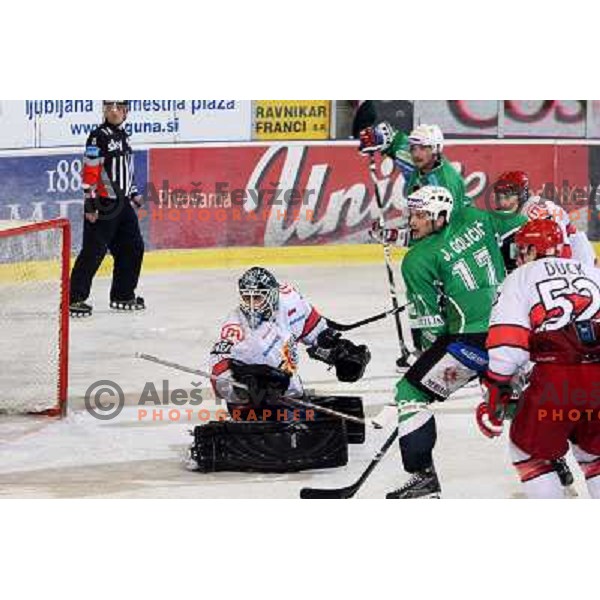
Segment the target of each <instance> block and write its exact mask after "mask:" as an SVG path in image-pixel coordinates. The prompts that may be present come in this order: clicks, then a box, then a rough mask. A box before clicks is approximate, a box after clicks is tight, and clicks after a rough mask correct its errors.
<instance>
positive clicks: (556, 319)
mask: <svg viewBox="0 0 600 600" xmlns="http://www.w3.org/2000/svg"><path fill="white" fill-rule="evenodd" d="M515 242H516V246H517V249H518V253H519V255H518V264H519V265H522V266H520V267H519V268H518V269H517V270H516V271H513V273H511V274H510V275H509V276H508V278H507V279H506V280H505V282H504V283H503V285H502V287H501V289H500V294H499V297H498V299H497V302H496V304H495V306H494V309H493V312H492V317H491V321H490V330H489V334H488V339H487V348H488V351H489V370H488V372H487V374H486V377H485V379H484V385H485V386H486V387H487V388H488V398H487V401H486V402H484V403H482V404H481V405H480V406H479V407H478V411H477V421H478V424H479V426H480V429H481V430H482V431H483V433H485V434H486V435H487V436H489V437H495V436H497V435H500V433H501V431H502V422H503V419H504V416H505V415H506V414H507V410H509V404H510V397H511V387H510V385H509V382H510V380H511V378H512V376H513V375H514V374H515V373H516V372H517V371H518V370H519V368H521V367H522V366H523V365H525V364H526V363H527V362H528V361H530V360H531V361H532V362H533V363H534V365H535V366H534V368H533V371H532V374H531V379H530V385H529V387H528V388H527V389H526V390H525V392H524V394H523V396H522V398H521V401H520V404H519V406H518V407H517V412H516V414H515V416H514V418H513V420H512V423H511V427H510V445H511V454H512V458H513V463H514V465H515V467H516V469H517V472H518V474H519V477H520V479H521V481H522V483H523V486H524V488H525V493H526V495H527V496H528V497H530V498H562V497H564V489H563V487H562V486H561V483H560V481H559V477H558V475H557V473H556V471H555V469H554V466H553V464H552V462H551V461H553V460H556V459H558V458H560V457H562V456H564V455H565V453H566V452H567V450H568V448H569V441H570V442H571V443H572V448H573V453H574V455H575V458H576V459H577V461H578V463H579V466H580V467H581V470H582V471H583V474H584V475H585V478H586V481H587V485H588V490H589V493H590V495H591V496H592V497H593V498H600V394H598V391H599V390H598V382H599V381H600V271H599V270H598V269H596V268H594V267H591V266H589V265H585V264H583V263H582V262H581V261H579V260H576V259H568V258H562V256H563V244H564V238H563V232H562V230H561V228H560V227H559V226H558V225H557V224H556V223H555V222H554V221H553V220H541V221H530V222H529V223H527V225H525V226H524V227H523V228H522V229H521V230H520V231H519V232H518V233H517V235H516V238H515Z"/></svg>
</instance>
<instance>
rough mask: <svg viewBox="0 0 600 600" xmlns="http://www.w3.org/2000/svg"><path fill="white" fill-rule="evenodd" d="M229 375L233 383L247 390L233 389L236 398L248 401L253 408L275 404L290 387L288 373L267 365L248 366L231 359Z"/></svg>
mask: <svg viewBox="0 0 600 600" xmlns="http://www.w3.org/2000/svg"><path fill="white" fill-rule="evenodd" d="M231 374H232V375H233V379H234V380H235V381H237V382H238V383H242V384H244V385H245V386H247V388H248V389H247V390H244V389H241V388H235V394H236V396H237V397H238V398H239V399H240V400H248V401H250V402H251V403H252V405H253V406H254V407H255V408H260V407H262V406H264V405H268V404H275V403H277V402H278V401H279V400H280V399H281V397H282V396H283V395H284V394H285V392H286V391H287V389H288V387H289V385H290V376H289V374H288V373H286V372H285V371H282V370H281V369H276V368H274V367H269V366H268V365H248V364H246V363H243V362H241V361H239V360H234V359H233V360H231Z"/></svg>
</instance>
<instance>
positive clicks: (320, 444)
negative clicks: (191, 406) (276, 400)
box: [188, 396, 365, 473]
mask: <svg viewBox="0 0 600 600" xmlns="http://www.w3.org/2000/svg"><path fill="white" fill-rule="evenodd" d="M310 401H311V402H312V403H314V404H318V405H321V406H325V407H327V408H332V409H334V410H337V411H339V412H343V413H346V414H349V415H352V416H356V417H359V418H360V419H364V410H363V403H362V398H360V397H351V396H344V397H336V396H333V397H312V398H310ZM285 409H287V411H288V412H290V410H292V411H293V409H290V407H289V406H286V407H283V406H280V407H279V408H278V410H285ZM269 412H270V413H271V414H272V416H273V417H275V418H276V415H277V410H276V409H275V408H273V409H271V410H270V411H269ZM304 417H305V418H302V419H299V420H292V421H287V422H281V421H278V420H273V421H271V420H261V421H235V420H234V421H217V422H212V423H208V424H206V425H199V426H197V427H196V428H195V429H194V431H193V436H194V441H193V443H192V446H191V448H190V452H189V459H188V467H189V468H190V469H192V470H196V471H200V472H202V473H214V472H217V471H254V472H261V473H292V472H296V471H303V470H306V469H327V468H333V467H342V466H344V465H346V464H347V462H348V444H362V443H363V442H364V440H365V427H364V424H363V425H361V424H358V423H354V422H349V421H345V420H342V419H339V418H336V417H331V416H329V415H326V414H323V413H320V412H318V411H312V412H311V414H305V415H304Z"/></svg>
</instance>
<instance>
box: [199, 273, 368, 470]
mask: <svg viewBox="0 0 600 600" xmlns="http://www.w3.org/2000/svg"><path fill="white" fill-rule="evenodd" d="M238 288H239V298H240V301H239V306H238V307H237V308H236V309H235V310H233V311H232V312H231V313H230V314H229V316H228V317H227V318H226V320H225V321H224V323H223V325H222V327H221V334H220V339H219V340H218V341H217V342H216V343H215V345H214V347H213V350H212V352H211V354H210V366H211V371H212V375H214V376H215V377H217V378H218V379H217V380H216V381H213V387H214V390H215V394H216V397H217V399H218V400H225V401H226V403H227V408H228V410H229V414H230V416H231V418H232V422H229V423H216V424H210V425H211V427H212V426H213V425H214V427H216V428H217V429H218V430H219V431H218V433H217V435H218V436H219V438H220V441H219V442H218V444H217V445H218V446H219V448H221V449H222V448H226V450H227V455H226V456H223V457H222V460H221V462H220V464H219V465H214V464H213V465H212V466H211V467H210V468H201V470H256V471H269V472H273V471H293V470H300V469H306V468H318V467H326V466H338V465H339V464H345V463H344V460H347V449H346V442H344V441H343V440H342V438H345V436H346V433H347V435H348V441H349V442H350V443H352V435H353V434H354V433H356V429H355V428H354V429H353V428H352V426H351V425H348V426H347V427H348V430H347V432H345V428H346V423H345V422H343V421H341V420H340V419H339V418H333V420H332V418H331V417H329V418H327V417H325V416H323V415H322V414H320V413H319V412H318V411H310V414H308V411H305V410H303V409H302V408H301V407H299V406H298V405H297V404H294V402H293V398H302V397H304V395H305V390H304V388H303V385H302V381H301V379H300V376H299V373H298V366H299V348H298V344H299V343H301V344H303V345H305V346H306V348H307V353H308V355H309V356H310V357H311V358H313V359H315V360H319V361H322V362H324V363H325V364H327V365H329V366H330V367H333V368H334V369H335V373H336V376H337V378H338V380H340V381H344V382H354V381H358V380H359V379H360V378H361V377H362V376H363V374H364V372H365V369H366V366H367V364H368V363H369V361H370V359H371V355H370V352H369V350H368V348H367V347H366V346H365V345H360V346H359V345H356V344H353V343H352V342H351V341H349V340H347V339H344V338H342V336H341V334H340V333H338V332H336V331H334V330H333V329H331V328H330V327H329V325H328V323H327V320H326V319H325V318H323V317H322V316H321V315H320V314H319V312H318V311H317V310H316V309H315V308H314V307H313V306H312V305H311V304H310V303H309V302H308V301H307V300H306V299H305V298H304V297H303V296H302V295H301V294H300V293H299V292H298V291H297V290H296V289H295V288H294V287H292V286H291V285H290V284H287V283H283V284H281V285H280V284H279V282H278V281H277V280H276V278H275V277H274V275H273V274H272V273H270V272H269V271H268V270H267V269H264V268H262V267H253V268H251V269H249V270H248V271H246V272H245V273H244V274H243V275H242V277H241V278H240V279H239V282H238ZM234 382H235V383H238V384H241V385H242V386H244V387H239V386H235V385H234ZM310 401H311V402H312V403H314V404H321V405H323V406H327V407H328V408H333V409H335V410H337V411H338V412H345V413H348V414H352V415H353V416H358V417H360V418H362V417H364V414H363V409H362V400H361V398H357V397H342V398H340V397H335V396H333V397H329V398H327V399H324V398H320V397H311V398H310ZM290 425H302V428H301V429H298V428H294V427H290ZM211 427H209V426H202V427H197V428H196V433H197V435H196V453H195V458H196V459H197V461H198V462H202V460H204V457H205V456H207V454H211V452H212V451H213V450H214V448H212V447H211V448H210V449H209V450H208V451H207V450H206V448H205V447H204V449H202V448H200V446H202V445H203V444H204V446H206V443H205V439H204V438H206V434H207V431H208V432H209V433H210V434H211V436H212V435H213V432H212V429H211ZM340 427H342V428H344V431H343V432H342V434H340V431H341V430H340ZM209 430H210V431H209ZM332 432H333V433H332ZM199 435H200V436H201V437H202V436H203V440H200V441H199V437H198V436H199ZM253 436H254V437H256V440H255V441H251V442H249V441H248V440H249V439H254V437H253ZM298 436H304V438H299V437H298ZM332 436H333V438H332ZM213 437H214V436H213ZM358 437H359V438H360V439H359V440H356V441H358V442H359V443H360V441H362V439H364V427H363V428H362V429H361V431H360V432H358ZM241 438H243V440H241ZM211 439H212V438H211ZM302 439H304V444H305V446H306V447H305V448H304V451H303V449H302V447H301V446H302V443H301V441H302ZM299 440H300V441H299ZM288 442H289V443H288ZM211 443H212V442H211ZM219 444H220V445H219ZM328 444H329V452H330V454H332V455H335V456H334V457H333V458H331V456H330V458H329V459H328V457H327V452H328V451H327V447H328V446H327V445H328ZM342 446H343V449H342V448H341V447H342ZM319 448H320V450H319ZM344 453H345V458H344ZM240 457H241V458H240ZM336 457H337V458H336ZM340 457H341V458H340ZM338 459H339V460H340V461H341V462H336V461H338Z"/></svg>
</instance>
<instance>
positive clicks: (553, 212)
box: [520, 196, 596, 266]
mask: <svg viewBox="0 0 600 600" xmlns="http://www.w3.org/2000/svg"><path fill="white" fill-rule="evenodd" d="M520 212H521V214H522V215H524V216H526V217H527V218H528V219H529V220H530V221H535V220H538V219H552V220H553V221H554V222H555V223H556V224H557V225H559V226H560V228H561V229H562V232H563V237H564V239H565V252H564V256H565V258H576V259H577V260H580V261H581V262H582V263H583V264H586V265H591V266H594V264H595V261H596V253H595V251H594V247H593V246H592V244H591V243H590V241H589V240H588V237H587V235H586V234H585V232H583V231H578V230H577V227H575V225H573V223H571V218H570V217H569V213H567V211H566V210H565V209H564V208H562V207H561V206H559V205H558V204H556V203H555V202H552V200H547V199H546V198H542V197H541V196H531V197H530V198H529V200H527V202H525V204H523V206H522V207H521V210H520Z"/></svg>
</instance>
